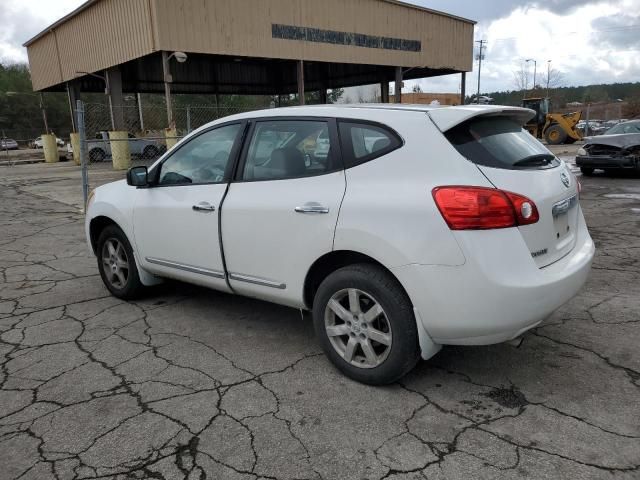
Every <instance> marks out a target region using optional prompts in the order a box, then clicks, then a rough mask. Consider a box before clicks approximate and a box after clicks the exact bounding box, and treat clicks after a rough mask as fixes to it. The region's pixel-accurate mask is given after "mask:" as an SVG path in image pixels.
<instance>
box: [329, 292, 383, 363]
mask: <svg viewBox="0 0 640 480" xmlns="http://www.w3.org/2000/svg"><path fill="white" fill-rule="evenodd" d="M324 323H325V330H326V333H327V336H328V337H329V341H330V342H331V345H332V346H333V348H334V349H335V351H336V352H337V353H338V354H339V355H340V356H341V357H342V358H343V359H344V360H345V361H346V362H347V363H349V364H351V365H353V366H355V367H359V368H374V367H377V366H378V365H380V364H382V363H383V362H384V361H385V360H386V359H387V357H388V356H389V352H390V351H391V344H392V340H393V337H392V334H391V324H390V322H389V319H388V318H387V315H386V313H385V311H384V309H383V308H382V306H381V305H380V303H378V302H377V301H376V300H375V299H374V298H373V297H372V296H371V295H369V294H368V293H366V292H364V291H362V290H358V289H356V288H347V289H343V290H340V291H338V292H336V293H334V294H333V296H332V297H331V298H330V299H329V302H328V303H327V306H326V308H325V315H324Z"/></svg>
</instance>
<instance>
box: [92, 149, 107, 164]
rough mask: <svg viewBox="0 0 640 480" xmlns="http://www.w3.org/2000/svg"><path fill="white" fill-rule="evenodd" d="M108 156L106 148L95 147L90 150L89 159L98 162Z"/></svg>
mask: <svg viewBox="0 0 640 480" xmlns="http://www.w3.org/2000/svg"><path fill="white" fill-rule="evenodd" d="M106 157H107V154H106V153H104V150H102V149H101V148H94V149H93V150H91V151H90V152H89V161H90V162H92V163H96V162H104V159H105V158H106Z"/></svg>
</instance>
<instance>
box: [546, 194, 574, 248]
mask: <svg viewBox="0 0 640 480" xmlns="http://www.w3.org/2000/svg"><path fill="white" fill-rule="evenodd" d="M577 205H578V196H577V195H573V196H571V197H569V198H565V199H564V200H561V201H559V202H557V203H555V204H554V205H553V207H552V209H551V214H552V216H553V227H554V231H555V234H556V240H563V239H565V237H571V236H572V235H573V232H572V231H571V222H570V215H569V213H570V212H571V211H572V210H573V209H574V208H575V207H576V206H577Z"/></svg>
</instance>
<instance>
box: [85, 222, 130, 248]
mask: <svg viewBox="0 0 640 480" xmlns="http://www.w3.org/2000/svg"><path fill="white" fill-rule="evenodd" d="M109 225H115V226H116V227H118V228H119V229H120V230H122V231H123V232H124V229H123V228H122V226H120V225H118V222H116V221H115V220H113V219H112V218H111V217H107V216H106V215H98V216H97V217H94V218H92V219H91V222H89V240H90V241H91V249H92V250H93V253H94V254H95V253H96V247H97V243H98V238H99V237H100V233H101V232H102V231H103V230H104V229H105V228H106V227H108V226H109Z"/></svg>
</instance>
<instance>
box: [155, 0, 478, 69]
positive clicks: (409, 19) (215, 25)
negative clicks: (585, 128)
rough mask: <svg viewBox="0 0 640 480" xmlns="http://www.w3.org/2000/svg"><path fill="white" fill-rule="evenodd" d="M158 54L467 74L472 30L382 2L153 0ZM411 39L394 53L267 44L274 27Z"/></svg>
mask: <svg viewBox="0 0 640 480" xmlns="http://www.w3.org/2000/svg"><path fill="white" fill-rule="evenodd" d="M152 2H153V5H154V8H155V12H156V13H155V15H156V18H157V27H158V28H157V36H158V47H159V49H161V50H172V49H173V50H184V51H191V52H199V53H211V52H217V53H221V54H227V55H239V56H254V57H267V58H273V57H277V58H287V59H304V60H318V61H326V62H341V63H362V64H376V65H392V66H404V67H412V66H429V67H432V68H452V69H456V70H460V71H463V70H464V71H468V70H471V67H472V44H473V24H471V23H468V22H463V21H461V20H458V19H454V18H451V17H448V16H444V15H439V14H434V13H431V12H427V11H424V10H419V9H415V8H410V7H407V6H403V5H399V4H395V3H391V2H385V1H381V0H348V1H345V0H323V1H318V0H296V1H294V2H292V1H291V0H269V1H265V0H216V1H208V0H152ZM273 24H278V25H287V26H296V27H311V28H315V29H321V30H325V31H326V30H329V31H335V32H346V33H357V34H365V35H369V36H373V37H375V36H384V37H393V38H398V39H405V40H417V41H420V43H421V51H418V52H415V51H400V50H389V49H381V48H366V47H358V46H350V45H349V46H347V45H341V44H329V43H321V42H307V41H301V40H288V39H280V38H273V32H272V25H273Z"/></svg>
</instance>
